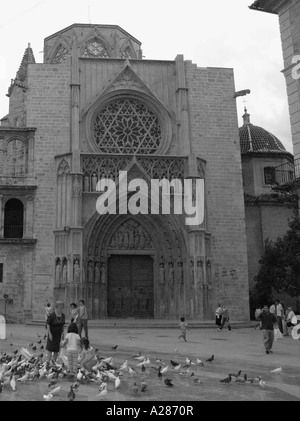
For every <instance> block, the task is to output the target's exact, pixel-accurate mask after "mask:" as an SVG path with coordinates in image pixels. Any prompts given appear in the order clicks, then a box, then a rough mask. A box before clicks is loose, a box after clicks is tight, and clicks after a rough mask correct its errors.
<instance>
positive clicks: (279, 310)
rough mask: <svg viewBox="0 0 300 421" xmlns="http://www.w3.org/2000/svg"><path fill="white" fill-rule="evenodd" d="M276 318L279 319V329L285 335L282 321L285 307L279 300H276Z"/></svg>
mask: <svg viewBox="0 0 300 421" xmlns="http://www.w3.org/2000/svg"><path fill="white" fill-rule="evenodd" d="M275 309H276V311H275V316H276V319H277V324H278V329H279V330H280V332H281V333H283V324H282V319H283V318H284V313H283V307H282V304H281V303H280V301H279V300H275Z"/></svg>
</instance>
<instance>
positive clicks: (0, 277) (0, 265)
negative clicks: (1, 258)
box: [0, 263, 3, 284]
mask: <svg viewBox="0 0 300 421" xmlns="http://www.w3.org/2000/svg"><path fill="white" fill-rule="evenodd" d="M2 283H3V263H0V284H2Z"/></svg>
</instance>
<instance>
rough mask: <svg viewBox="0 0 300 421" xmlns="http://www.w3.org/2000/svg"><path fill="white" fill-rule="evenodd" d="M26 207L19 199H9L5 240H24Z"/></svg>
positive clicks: (5, 212) (5, 213) (5, 210)
mask: <svg viewBox="0 0 300 421" xmlns="http://www.w3.org/2000/svg"><path fill="white" fill-rule="evenodd" d="M23 226H24V205H23V203H22V202H21V200H19V199H9V200H8V201H7V202H6V203H5V208H4V238H23Z"/></svg>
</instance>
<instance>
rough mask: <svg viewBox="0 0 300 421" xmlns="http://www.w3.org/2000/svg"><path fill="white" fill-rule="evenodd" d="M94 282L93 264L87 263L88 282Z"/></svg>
mask: <svg viewBox="0 0 300 421" xmlns="http://www.w3.org/2000/svg"><path fill="white" fill-rule="evenodd" d="M93 281H94V269H93V262H89V264H88V282H89V283H90V282H93Z"/></svg>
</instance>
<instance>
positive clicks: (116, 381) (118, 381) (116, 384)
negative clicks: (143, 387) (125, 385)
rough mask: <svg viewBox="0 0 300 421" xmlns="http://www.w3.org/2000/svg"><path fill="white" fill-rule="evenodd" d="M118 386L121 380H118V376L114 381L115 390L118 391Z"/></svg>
mask: <svg viewBox="0 0 300 421" xmlns="http://www.w3.org/2000/svg"><path fill="white" fill-rule="evenodd" d="M120 384H121V380H120V377H119V376H118V377H116V380H115V388H116V389H119V387H120Z"/></svg>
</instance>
